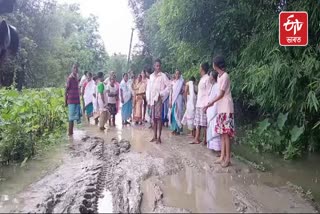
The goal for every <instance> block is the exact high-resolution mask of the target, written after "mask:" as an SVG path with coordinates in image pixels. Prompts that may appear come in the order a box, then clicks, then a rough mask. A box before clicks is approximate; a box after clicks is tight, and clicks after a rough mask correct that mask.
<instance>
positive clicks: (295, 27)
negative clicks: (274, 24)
mask: <svg viewBox="0 0 320 214" xmlns="http://www.w3.org/2000/svg"><path fill="white" fill-rule="evenodd" d="M279 43H280V45H281V46H306V45H308V13H307V12H292V11H291V12H288V11H284V12H281V13H280V14H279Z"/></svg>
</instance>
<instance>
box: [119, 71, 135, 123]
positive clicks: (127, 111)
mask: <svg viewBox="0 0 320 214" xmlns="http://www.w3.org/2000/svg"><path fill="white" fill-rule="evenodd" d="M120 98H121V103H122V108H121V116H122V124H123V125H127V124H130V123H129V122H128V120H129V119H130V118H131V114H132V90H131V86H130V85H129V82H128V74H127V73H124V74H123V79H122V81H121V83H120Z"/></svg>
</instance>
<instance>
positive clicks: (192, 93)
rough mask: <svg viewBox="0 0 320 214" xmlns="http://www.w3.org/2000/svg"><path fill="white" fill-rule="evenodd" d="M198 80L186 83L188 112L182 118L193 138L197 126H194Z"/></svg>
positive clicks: (191, 79) (192, 79)
mask: <svg viewBox="0 0 320 214" xmlns="http://www.w3.org/2000/svg"><path fill="white" fill-rule="evenodd" d="M195 82H196V79H195V78H194V77H191V78H190V81H189V82H187V83H186V87H185V99H186V101H187V106H186V111H185V113H184V115H183V118H182V122H181V123H182V125H184V126H187V127H188V129H189V130H190V131H191V135H192V137H195V133H196V132H195V131H196V130H195V126H194V125H193V121H194V114H195V110H196V102H197V94H196V89H195Z"/></svg>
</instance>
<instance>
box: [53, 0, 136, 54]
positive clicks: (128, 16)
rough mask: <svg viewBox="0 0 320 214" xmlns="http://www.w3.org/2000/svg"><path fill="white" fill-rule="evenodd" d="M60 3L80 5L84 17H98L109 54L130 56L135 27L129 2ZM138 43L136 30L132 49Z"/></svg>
mask: <svg viewBox="0 0 320 214" xmlns="http://www.w3.org/2000/svg"><path fill="white" fill-rule="evenodd" d="M58 2H61V3H79V4H80V8H81V13H82V14H83V15H84V16H88V15H89V14H94V15H96V16H98V18H99V20H98V21H99V24H100V35H101V37H102V39H103V41H104V44H105V47H106V50H107V52H108V54H109V55H112V54H113V53H122V54H126V55H127V54H128V52H129V44H130V36H131V28H133V27H134V26H135V24H134V20H133V14H132V13H131V9H130V7H129V5H128V0H58ZM138 41H139V39H138V35H137V31H136V30H135V31H134V34H133V42H132V49H133V47H134V46H135V45H136V44H137V43H138Z"/></svg>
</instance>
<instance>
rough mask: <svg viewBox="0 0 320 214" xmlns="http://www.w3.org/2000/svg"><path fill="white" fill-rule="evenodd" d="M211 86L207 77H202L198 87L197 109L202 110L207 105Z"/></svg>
mask: <svg viewBox="0 0 320 214" xmlns="http://www.w3.org/2000/svg"><path fill="white" fill-rule="evenodd" d="M211 85H212V84H211V82H210V77H209V75H208V74H205V75H203V76H202V77H201V79H200V82H199V85H198V97H197V104H196V107H197V108H203V107H205V106H206V105H207V104H208V101H209V92H210V89H211Z"/></svg>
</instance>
